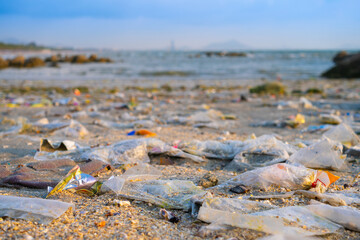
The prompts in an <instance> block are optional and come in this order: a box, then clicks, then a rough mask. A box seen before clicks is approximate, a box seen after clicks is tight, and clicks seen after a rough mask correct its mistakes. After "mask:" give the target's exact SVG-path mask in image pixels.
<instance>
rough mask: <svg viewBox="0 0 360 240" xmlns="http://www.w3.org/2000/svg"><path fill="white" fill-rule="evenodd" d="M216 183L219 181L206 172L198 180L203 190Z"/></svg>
mask: <svg viewBox="0 0 360 240" xmlns="http://www.w3.org/2000/svg"><path fill="white" fill-rule="evenodd" d="M218 181H219V180H218V179H217V177H216V176H215V174H213V173H211V172H208V173H206V174H205V175H204V176H203V177H202V178H201V179H200V182H199V184H200V186H202V187H204V188H209V187H213V186H216V185H217V184H218Z"/></svg>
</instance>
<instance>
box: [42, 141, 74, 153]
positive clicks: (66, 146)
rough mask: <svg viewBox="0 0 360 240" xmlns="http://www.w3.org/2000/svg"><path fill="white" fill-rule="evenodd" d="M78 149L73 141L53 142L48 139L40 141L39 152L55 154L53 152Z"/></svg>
mask: <svg viewBox="0 0 360 240" xmlns="http://www.w3.org/2000/svg"><path fill="white" fill-rule="evenodd" d="M76 148H78V146H77V144H76V143H75V142H74V141H69V140H64V141H62V142H55V143H53V142H52V141H50V140H48V139H41V142H40V151H45V152H55V151H69V150H74V149H76Z"/></svg>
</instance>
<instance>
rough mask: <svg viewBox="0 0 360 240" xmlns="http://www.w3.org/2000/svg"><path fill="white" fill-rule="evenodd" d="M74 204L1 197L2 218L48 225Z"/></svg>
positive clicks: (0, 213)
mask: <svg viewBox="0 0 360 240" xmlns="http://www.w3.org/2000/svg"><path fill="white" fill-rule="evenodd" d="M70 207H72V208H74V204H72V203H66V202H61V201H57V200H48V199H39V198H27V197H14V196H4V195H0V216H1V217H4V216H7V217H10V218H16V219H25V220H29V221H35V222H38V223H42V224H48V223H50V222H51V221H52V220H53V219H55V218H58V217H60V216H61V215H62V214H63V213H64V212H66V211H67V210H68V209H69V208H70Z"/></svg>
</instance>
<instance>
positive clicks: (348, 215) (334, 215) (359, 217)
mask: <svg viewBox="0 0 360 240" xmlns="http://www.w3.org/2000/svg"><path fill="white" fill-rule="evenodd" d="M306 208H307V209H308V210H310V211H311V212H312V213H314V214H316V215H319V216H321V217H323V218H326V219H328V220H329V221H331V222H334V223H336V224H339V225H341V226H343V227H344V228H346V229H349V230H352V231H356V232H360V211H359V210H358V209H356V208H353V207H349V206H340V207H333V206H329V205H327V204H321V203H320V204H318V203H316V204H311V205H308V206H306Z"/></svg>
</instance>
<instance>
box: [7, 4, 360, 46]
mask: <svg viewBox="0 0 360 240" xmlns="http://www.w3.org/2000/svg"><path fill="white" fill-rule="evenodd" d="M359 11H360V0H182V1H180V0H128V1H122V0H98V1H95V0H57V1H56V0H1V1H0V40H6V39H18V40H21V41H24V42H29V41H36V42H37V43H40V44H45V45H57V46H74V47H100V48H116V49H163V48H168V47H169V46H170V41H171V40H173V41H174V42H175V46H176V47H183V46H186V47H189V48H192V49H197V48H203V47H204V46H206V45H208V44H210V43H214V42H225V41H229V40H236V41H238V42H240V43H243V44H245V45H248V46H251V47H253V48H261V49H268V48H270V49H281V48H298V49H327V48H360V13H359Z"/></svg>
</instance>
